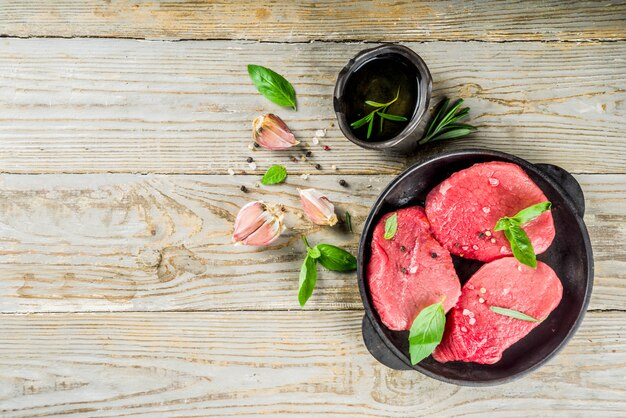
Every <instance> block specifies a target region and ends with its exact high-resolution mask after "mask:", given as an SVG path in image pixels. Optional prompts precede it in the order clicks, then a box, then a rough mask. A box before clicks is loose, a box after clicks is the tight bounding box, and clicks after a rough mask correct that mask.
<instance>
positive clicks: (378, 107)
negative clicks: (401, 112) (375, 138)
mask: <svg viewBox="0 0 626 418" xmlns="http://www.w3.org/2000/svg"><path fill="white" fill-rule="evenodd" d="M399 96H400V88H399V87H398V91H397V92H396V97H395V98H394V99H393V100H391V101H389V102H387V103H380V102H375V101H373V100H366V101H365V104H366V105H368V106H371V107H373V108H375V109H374V110H373V111H372V112H371V113H369V114H368V115H366V116H364V117H363V118H361V119H359V120H357V121H354V122H352V123H351V124H350V126H351V127H352V128H353V129H358V128H360V127H361V126H364V125H365V124H367V139H370V136H372V129H373V127H374V116H376V115H378V117H379V118H380V132H382V131H383V122H384V121H385V119H386V120H390V121H394V122H406V121H407V118H405V117H404V116H398V115H392V114H390V113H387V109H388V108H389V106H391V105H392V104H394V103H395V102H396V101H397V100H398V97H399Z"/></svg>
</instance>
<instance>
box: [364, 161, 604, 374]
mask: <svg viewBox="0 0 626 418" xmlns="http://www.w3.org/2000/svg"><path fill="white" fill-rule="evenodd" d="M487 161H507V162H511V163H515V164H517V165H519V166H520V167H522V168H523V169H524V171H526V173H527V174H528V175H529V176H530V178H531V179H532V180H533V181H534V182H535V183H536V184H537V186H539V188H541V190H542V191H543V192H544V194H545V195H546V196H547V198H548V200H550V201H551V202H552V215H553V218H554V224H555V228H556V237H555V239H554V241H553V242H552V245H551V246H550V248H549V249H548V251H546V252H545V253H543V254H540V255H538V256H537V258H538V259H539V260H541V261H543V262H545V263H547V264H548V265H550V267H552V268H553V269H554V271H555V272H556V273H557V275H558V276H559V278H560V279H561V283H562V284H563V298H562V300H561V303H560V304H559V306H558V307H557V308H556V309H555V310H554V311H553V312H552V313H551V314H550V316H549V317H548V318H547V319H546V320H544V321H543V322H542V323H541V325H539V326H538V327H537V328H535V329H534V330H533V331H532V332H531V333H530V334H528V335H527V336H526V337H525V338H523V339H522V340H520V341H518V342H517V343H516V344H514V345H513V346H511V347H510V348H509V349H508V350H506V351H505V352H504V354H503V356H502V360H500V361H499V362H498V363H496V364H493V365H481V364H476V363H464V362H448V363H438V362H436V361H435V360H433V359H432V357H428V358H427V359H425V360H423V361H422V362H420V363H419V364H417V365H415V366H411V362H410V360H409V349H408V332H407V331H391V330H389V329H387V328H386V327H385V326H384V325H383V324H382V322H381V321H380V318H379V317H378V314H377V313H376V310H375V309H374V308H373V305H372V300H371V295H370V291H369V287H368V285H367V281H366V280H365V268H364V267H365V265H366V263H367V261H368V260H369V257H370V248H371V239H372V231H373V230H374V226H375V225H376V223H377V222H378V220H379V219H380V217H381V216H383V215H384V214H386V213H388V212H391V211H394V210H396V209H398V208H401V207H406V206H412V205H417V204H419V205H423V204H424V200H425V198H426V195H427V194H428V192H429V191H430V190H431V189H432V188H434V187H435V186H436V185H438V184H439V183H441V182H442V181H443V180H445V179H446V178H448V177H449V176H450V175H451V174H452V173H454V172H456V171H459V170H462V169H464V168H468V167H470V166H472V165H474V164H476V163H481V162H487ZM584 212H585V202H584V197H583V192H582V190H581V188H580V185H579V184H578V182H577V181H576V180H575V179H574V177H573V176H572V175H571V174H569V173H568V172H567V171H565V170H563V169H562V168H560V167H557V166H554V165H550V164H531V163H529V162H528V161H525V160H523V159H521V158H518V157H515V156H513V155H510V154H506V153H503V152H497V151H491V150H481V149H467V150H458V151H452V152H446V153H443V154H439V155H436V156H434V157H431V158H428V159H427V160H425V161H423V162H420V163H417V164H415V165H413V166H412V167H410V168H409V169H407V170H406V171H405V172H404V173H402V174H400V175H399V176H398V177H397V178H396V179H394V180H393V181H392V182H391V183H390V184H389V185H388V186H387V188H386V189H385V190H384V191H383V192H382V193H381V195H380V196H379V197H378V200H377V201H376V203H375V204H374V206H373V207H372V210H371V212H370V214H369V216H368V218H367V220H366V221H365V225H364V228H363V235H362V236H361V242H360V245H359V254H358V267H357V269H358V281H359V290H360V292H361V299H362V300H363V306H364V308H365V316H364V318H363V339H364V341H365V345H366V346H367V348H368V350H369V351H370V353H371V354H372V355H373V356H374V357H375V358H376V359H377V360H378V361H380V362H381V363H383V364H384V365H386V366H388V367H390V368H392V369H398V370H410V369H414V370H417V371H419V372H421V373H423V374H425V375H427V376H430V377H432V378H435V379H438V380H441V381H444V382H447V383H454V384H457V385H465V386H485V385H496V384H502V383H507V382H509V381H511V380H514V379H516V378H519V377H521V376H523V375H524V374H526V373H529V372H531V371H533V370H536V369H537V368H539V367H540V366H542V365H543V364H545V363H546V362H547V361H548V360H549V359H550V358H551V357H553V356H554V355H555V354H556V353H557V352H558V351H559V350H560V349H562V348H563V347H564V346H565V344H566V343H567V342H568V341H569V339H570V338H572V336H573V335H574V333H575V332H576V329H577V328H578V326H579V325H580V323H581V322H582V319H583V316H584V314H585V311H586V309H587V305H588V303H589V299H590V297H591V288H592V285H593V254H592V251H591V243H590V241H589V235H588V233H587V229H586V227H585V224H584V222H583V219H582V218H583V215H584ZM453 259H454V265H455V268H456V271H457V274H458V276H459V278H460V279H461V283H462V284H463V283H464V282H465V281H466V280H468V279H469V278H470V277H471V276H472V274H473V273H474V272H475V271H476V270H478V268H479V267H480V266H481V265H482V264H483V263H482V262H480V261H475V260H467V259H463V258H459V257H455V256H453Z"/></svg>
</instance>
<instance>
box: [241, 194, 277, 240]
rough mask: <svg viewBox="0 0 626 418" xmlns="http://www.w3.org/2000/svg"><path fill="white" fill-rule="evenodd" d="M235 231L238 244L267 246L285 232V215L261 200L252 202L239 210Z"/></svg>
mask: <svg viewBox="0 0 626 418" xmlns="http://www.w3.org/2000/svg"><path fill="white" fill-rule="evenodd" d="M234 229H235V230H234V232H233V241H235V243H237V244H243V245H251V246H255V247H260V246H262V245H267V244H270V243H272V242H274V241H276V239H277V238H278V237H279V236H280V234H282V232H283V231H284V230H285V226H284V225H283V213H282V211H281V210H280V208H279V207H277V206H274V205H270V204H267V203H264V202H263V201H261V200H258V201H256V202H250V203H248V204H246V205H245V206H243V207H242V208H241V209H240V210H239V213H238V214H237V218H236V219H235V228H234Z"/></svg>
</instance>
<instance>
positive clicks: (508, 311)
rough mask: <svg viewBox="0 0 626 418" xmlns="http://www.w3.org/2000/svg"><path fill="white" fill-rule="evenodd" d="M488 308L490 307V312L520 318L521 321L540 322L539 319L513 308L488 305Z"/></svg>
mask: <svg viewBox="0 0 626 418" xmlns="http://www.w3.org/2000/svg"><path fill="white" fill-rule="evenodd" d="M489 309H491V311H492V312H495V313H497V314H500V315H504V316H510V317H511V318H515V319H521V320H522V321H528V322H541V319H535V318H533V317H532V316H530V315H526V314H525V313H523V312H519V311H515V310H513V309H507V308H500V307H498V306H490V307H489Z"/></svg>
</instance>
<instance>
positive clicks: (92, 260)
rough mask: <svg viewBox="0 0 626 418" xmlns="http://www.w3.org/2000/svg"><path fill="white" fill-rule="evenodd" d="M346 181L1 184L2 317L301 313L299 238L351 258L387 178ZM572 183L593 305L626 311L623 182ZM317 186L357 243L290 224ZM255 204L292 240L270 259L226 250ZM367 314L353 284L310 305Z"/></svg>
mask: <svg viewBox="0 0 626 418" xmlns="http://www.w3.org/2000/svg"><path fill="white" fill-rule="evenodd" d="M342 178H344V179H345V180H346V181H347V182H348V184H349V187H348V188H343V187H341V186H339V184H338V183H337V178H336V177H334V176H310V177H309V178H308V180H303V179H301V178H300V177H299V176H290V177H289V178H288V180H287V183H286V184H284V185H279V186H261V187H260V188H255V187H254V182H256V181H258V179H259V177H258V176H217V175H212V176H171V175H147V176H140V175H86V174H85V175H32V176H26V175H2V176H0V248H1V249H0V265H1V268H0V311H1V312H8V313H10V312H41V311H44V312H46V311H61V312H71V311H109V310H126V311H162V310H238V309H255V310H272V309H299V306H298V304H297V299H296V294H297V278H298V272H299V269H300V264H301V262H302V258H303V253H304V246H303V244H302V243H301V242H300V235H301V234H306V235H307V236H309V240H310V242H311V243H319V242H328V243H332V244H336V245H341V246H345V247H346V248H348V249H349V250H350V251H352V252H353V253H356V250H357V247H358V238H359V237H358V233H360V231H361V227H362V224H363V222H364V220H365V217H366V216H367V214H368V212H369V208H370V206H371V205H372V203H373V202H374V200H375V199H376V197H377V196H378V194H379V193H380V191H381V190H382V189H383V188H384V186H385V185H386V184H387V183H388V182H389V181H391V180H392V178H393V177H392V176H342ZM577 178H578V180H579V181H580V183H581V184H582V187H583V189H584V191H585V194H586V199H587V214H586V217H585V220H586V222H587V226H588V228H589V231H590V234H591V238H592V243H593V248H594V254H595V260H596V281H595V286H594V292H593V299H592V302H591V306H590V307H591V309H625V308H626V306H625V305H624V300H626V276H625V274H624V272H625V271H626V258H625V256H624V253H623V251H619V250H617V249H616V243H621V242H626V176H625V175H579V176H577ZM241 184H244V185H246V186H247V187H248V189H249V190H250V191H249V192H248V193H243V192H241V191H240V190H239V186H240V185H241ZM311 186H313V187H316V188H318V190H320V191H322V192H323V193H325V194H326V195H327V196H328V197H329V198H330V199H331V200H332V201H334V202H335V204H336V205H337V212H338V213H340V214H341V215H342V214H343V212H344V211H345V210H346V209H349V210H350V212H351V214H352V216H353V223H354V226H355V229H356V232H357V234H354V235H353V234H349V233H347V232H346V231H345V229H344V228H343V226H342V225H338V226H337V227H335V228H328V227H319V226H315V225H313V224H311V223H310V222H308V220H306V219H302V218H299V217H298V214H300V215H301V212H300V204H299V200H298V197H297V191H296V188H297V187H301V188H304V187H311ZM370 186H371V187H370ZM256 199H262V200H265V201H268V202H274V203H283V204H284V205H285V206H286V210H287V212H286V222H287V225H288V227H289V228H290V229H289V230H288V231H286V232H285V233H284V235H283V236H282V237H281V238H280V239H279V241H277V242H276V243H275V244H273V245H271V246H269V247H266V248H254V247H238V246H234V245H232V244H231V233H232V224H233V220H234V218H235V216H236V214H237V212H238V210H239V207H241V206H243V205H244V204H245V203H247V202H249V201H252V200H256ZM341 218H343V216H341ZM561 233H566V232H563V231H562V232H561ZM361 306H362V305H361V301H360V297H359V294H358V289H357V283H356V276H355V274H354V273H347V274H339V273H331V272H328V271H323V272H321V274H320V278H319V280H318V285H317V289H316V290H315V293H314V295H313V297H312V298H311V300H310V301H309V303H308V304H307V308H308V309H358V308H360V307H361Z"/></svg>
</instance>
